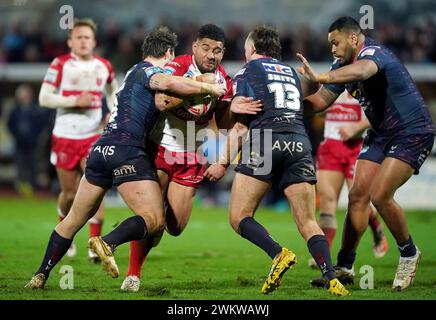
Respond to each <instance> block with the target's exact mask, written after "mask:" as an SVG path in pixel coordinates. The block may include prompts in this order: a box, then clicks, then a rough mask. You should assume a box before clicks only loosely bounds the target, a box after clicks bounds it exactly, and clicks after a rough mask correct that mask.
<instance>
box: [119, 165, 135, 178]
mask: <svg viewBox="0 0 436 320" xmlns="http://www.w3.org/2000/svg"><path fill="white" fill-rule="evenodd" d="M136 173H137V172H136V168H135V166H134V165H133V164H125V165H123V166H121V167H118V168H116V169H114V172H113V174H114V176H115V177H129V176H134V175H136Z"/></svg>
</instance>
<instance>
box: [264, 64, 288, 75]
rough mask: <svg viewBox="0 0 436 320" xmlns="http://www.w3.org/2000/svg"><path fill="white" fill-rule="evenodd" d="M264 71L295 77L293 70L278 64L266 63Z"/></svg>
mask: <svg viewBox="0 0 436 320" xmlns="http://www.w3.org/2000/svg"><path fill="white" fill-rule="evenodd" d="M262 65H263V69H264V70H265V71H266V72H274V73H281V74H287V75H293V73H292V68H291V67H288V66H284V65H281V64H277V63H264V62H262Z"/></svg>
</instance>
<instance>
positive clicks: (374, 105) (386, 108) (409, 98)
mask: <svg viewBox="0 0 436 320" xmlns="http://www.w3.org/2000/svg"><path fill="white" fill-rule="evenodd" d="M362 59H369V60H372V61H374V62H375V63H376V64H377V66H378V72H377V73H376V74H375V75H373V76H372V77H370V78H369V79H367V80H364V81H357V82H354V83H349V84H346V85H336V84H326V85H324V86H325V88H327V89H328V90H331V91H333V92H335V93H338V94H340V93H341V92H343V91H344V89H347V90H348V92H349V93H350V94H351V95H352V96H353V97H354V98H356V99H357V100H358V101H359V103H360V105H361V106H362V107H363V108H364V111H365V114H366V116H367V118H368V120H369V122H370V123H371V126H372V128H373V129H374V130H375V131H376V132H377V133H378V134H379V135H382V136H394V135H411V134H427V133H434V126H433V122H432V120H431V117H430V113H429V111H428V108H427V106H426V104H425V102H424V99H423V98H422V96H421V94H420V93H419V91H418V89H417V88H416V86H415V83H414V82H413V80H412V78H411V76H410V74H409V72H408V71H407V69H406V68H405V67H404V65H403V64H402V63H401V62H400V61H399V60H398V58H397V57H396V56H395V55H394V54H393V53H392V52H391V51H390V50H389V49H388V48H386V47H385V46H383V45H381V44H380V43H378V42H376V41H375V40H373V39H371V38H368V37H367V38H366V39H365V43H364V46H363V48H362V50H361V51H360V52H359V55H358V57H357V60H362ZM341 66H342V65H341V64H340V63H339V61H336V62H335V63H334V64H333V66H332V70H334V69H337V68H340V67H341Z"/></svg>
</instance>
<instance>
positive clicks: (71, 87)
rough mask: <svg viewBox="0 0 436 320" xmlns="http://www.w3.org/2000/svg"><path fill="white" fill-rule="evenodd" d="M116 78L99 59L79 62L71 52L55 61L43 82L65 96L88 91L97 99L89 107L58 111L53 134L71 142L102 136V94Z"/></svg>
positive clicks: (110, 68) (105, 63)
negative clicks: (72, 140)
mask: <svg viewBox="0 0 436 320" xmlns="http://www.w3.org/2000/svg"><path fill="white" fill-rule="evenodd" d="M114 78H115V74H114V72H113V69H112V65H111V64H110V62H109V61H108V60H106V59H103V58H101V57H99V56H93V58H92V59H91V60H79V59H78V58H77V57H76V56H75V55H74V54H72V53H70V54H66V55H63V56H60V57H57V58H55V59H54V60H53V62H52V63H51V64H50V67H49V68H48V71H47V73H46V75H45V78H44V83H48V84H51V85H53V86H55V87H56V89H57V90H58V94H61V95H62V96H64V97H67V96H77V95H80V94H81V93H82V92H84V91H87V92H90V93H92V94H93V95H94V99H93V102H92V104H91V105H90V106H88V107H80V108H76V107H72V108H71V107H70V108H57V113H56V121H55V125H54V128H53V134H54V135H55V136H57V137H62V138H68V139H86V138H89V137H91V136H93V135H96V134H98V133H100V130H101V129H100V122H101V118H102V110H101V107H102V98H103V91H104V88H105V86H106V84H108V83H111V82H112V81H113V80H114Z"/></svg>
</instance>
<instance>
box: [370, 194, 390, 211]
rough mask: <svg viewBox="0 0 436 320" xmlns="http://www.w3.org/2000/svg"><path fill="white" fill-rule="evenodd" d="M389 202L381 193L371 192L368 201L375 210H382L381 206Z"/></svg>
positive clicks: (387, 197)
mask: <svg viewBox="0 0 436 320" xmlns="http://www.w3.org/2000/svg"><path fill="white" fill-rule="evenodd" d="M390 200H391V197H389V196H388V195H387V194H385V193H383V192H377V191H376V192H371V193H370V201H371V203H372V204H373V205H374V207H376V209H377V210H380V209H382V208H383V206H384V205H385V204H386V203H388V202H389V201H390Z"/></svg>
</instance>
